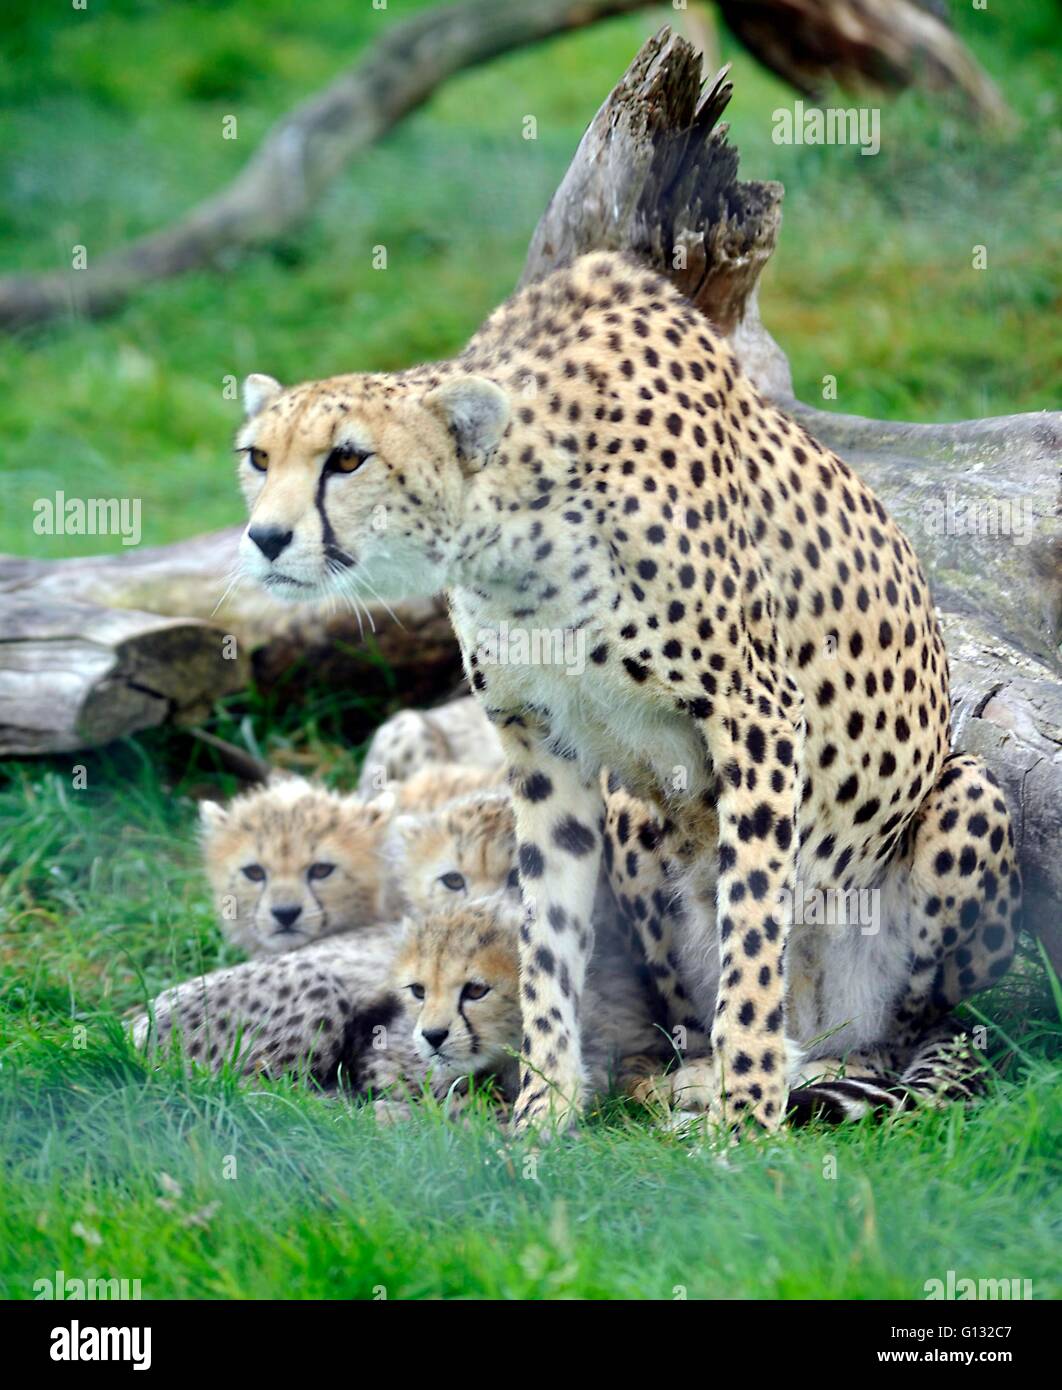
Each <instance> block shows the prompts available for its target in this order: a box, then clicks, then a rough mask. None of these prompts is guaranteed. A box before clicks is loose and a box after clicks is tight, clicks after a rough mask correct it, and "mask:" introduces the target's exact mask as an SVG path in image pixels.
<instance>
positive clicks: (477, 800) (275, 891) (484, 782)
mask: <svg viewBox="0 0 1062 1390" xmlns="http://www.w3.org/2000/svg"><path fill="white" fill-rule="evenodd" d="M496 780H497V776H496V774H493V773H490V772H484V771H479V770H476V769H469V768H455V767H449V766H443V767H438V768H428V769H425V770H424V771H423V772H421V773H419V774H418V775H417V776H415V777H413V778H411V779H410V780H409V781H408V782H406V783H403V784H401V785H399V786H394V787H391V788H389V790H388V791H387V792H386V793H384V794H383V795H382V796H380V797H377V798H375V799H374V800H372V801H364V800H362V799H361V798H360V797H354V796H342V795H340V794H339V793H337V792H333V791H329V790H328V789H327V788H325V787H322V786H319V785H317V784H315V783H313V782H308V781H306V780H305V779H304V778H302V777H278V778H274V779H271V780H270V782H269V783H268V784H267V785H266V786H264V787H261V788H258V789H256V790H254V791H251V792H248V793H245V794H244V795H242V796H239V797H237V798H236V799H235V800H234V801H232V802H230V804H229V805H228V806H224V807H223V806H219V805H217V804H216V803H213V802H204V803H203V804H202V806H201V807H200V831H201V836H200V838H201V845H202V851H203V857H204V861H205V865H206V870H207V876H208V878H209V880H210V883H211V887H212V888H213V892H214V899H215V904H216V907H217V912H218V918H219V921H220V923H221V927H222V930H223V932H224V933H225V935H226V936H227V937H228V939H229V940H230V941H232V943H233V944H234V945H236V946H238V947H240V948H241V949H242V950H244V951H246V952H247V954H248V955H251V956H255V955H269V954H274V953H276V952H279V951H290V950H294V949H296V948H301V947H306V946H308V945H310V944H312V943H313V942H316V941H321V940H322V939H324V938H326V937H332V936H335V935H337V934H339V933H343V932H349V931H353V930H356V929H358V928H362V927H367V926H369V925H371V924H373V923H376V922H390V921H394V920H395V919H396V918H397V917H398V916H400V915H401V913H402V912H403V911H405V910H407V909H408V910H423V909H424V908H426V907H428V906H430V905H431V904H433V903H435V902H436V901H439V900H441V899H443V898H445V895H446V892H447V891H448V887H449V886H451V885H452V884H454V883H455V882H456V880H457V877H462V876H464V878H465V879H467V882H468V883H471V884H473V885H474V886H475V890H476V892H477V893H478V894H480V895H482V894H486V893H492V892H497V891H501V890H503V889H504V888H505V886H506V882H507V879H508V875H509V873H510V870H511V866H512V850H511V848H510V850H509V852H508V855H507V857H506V858H505V862H504V863H503V862H502V861H501V858H499V855H500V854H501V853H502V841H499V842H498V845H497V846H496V847H492V846H488V845H486V844H485V843H484V836H483V834H482V833H478V831H477V822H478V821H479V820H482V823H483V827H489V833H491V834H493V832H494V830H495V828H496V822H497V809H496V806H495V799H496V797H497V793H496V792H491V791H490V790H489V789H490V788H491V787H492V786H493V784H494V783H495V782H496ZM484 788H486V790H483V789H484ZM454 798H459V799H460V803H461V806H462V810H461V812H460V814H459V815H455V816H453V817H446V816H445V815H444V814H443V812H444V811H445V808H446V807H447V806H448V805H449V804H450V803H451V802H453V801H454ZM433 808H441V809H433ZM407 810H415V811H416V813H417V814H416V815H415V816H412V817H410V816H408V815H405V814H403V812H405V811H407ZM510 819H511V817H510ZM392 832H394V833H392ZM509 838H510V840H511V839H512V833H511V829H510V836H509ZM444 862H445V868H443V867H441V866H442V865H443V863H444ZM431 865H438V866H440V867H439V869H438V874H437V875H436V876H435V877H442V878H445V879H446V880H447V882H446V883H444V884H442V885H437V884H436V882H435V878H433V877H432V875H431V874H430V873H429V872H428V868H429V867H430V866H431ZM492 874H494V875H495V876H494V877H492V876H491V875H492Z"/></svg>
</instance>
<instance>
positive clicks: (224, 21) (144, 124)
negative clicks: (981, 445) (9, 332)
mask: <svg viewBox="0 0 1062 1390" xmlns="http://www.w3.org/2000/svg"><path fill="white" fill-rule="evenodd" d="M422 8H424V5H423V4H422V3H419V0H390V3H389V4H388V7H387V8H386V9H384V10H377V9H374V8H372V5H371V4H370V0H360V3H357V4H351V3H350V0H302V3H300V4H299V5H298V6H292V5H291V4H290V3H288V0H256V3H255V4H253V5H250V4H247V3H242V2H241V0H183V3H180V2H178V3H174V0H167V3H162V2H161V0H91V4H90V5H89V7H88V9H86V10H83V11H82V10H75V9H73V8H71V7H65V8H64V7H62V6H58V7H43V6H23V7H20V8H19V9H18V10H16V9H15V8H14V7H5V10H4V13H3V16H2V18H0V185H2V187H3V189H4V198H3V200H2V203H0V267H2V268H3V270H5V271H10V270H45V269H52V268H56V267H62V266H67V265H69V264H70V257H71V248H72V247H73V246H75V245H77V244H81V245H84V246H85V247H86V248H87V251H88V255H89V257H95V256H101V255H103V254H104V253H105V252H106V251H107V250H109V249H111V248H113V247H115V246H117V245H118V244H119V243H121V242H123V241H125V240H127V239H128V238H130V237H133V236H136V235H138V234H140V233H142V232H146V231H149V230H152V229H154V228H157V227H160V226H162V225H165V224H166V223H168V222H170V221H171V220H173V219H174V218H176V217H177V216H179V215H180V214H181V213H183V212H184V211H185V210H186V209H187V208H188V207H190V206H191V205H192V204H193V203H195V202H196V201H198V200H199V199H201V198H203V197H205V196H206V195H207V194H209V193H211V192H213V191H214V190H216V189H218V188H219V187H221V186H222V185H224V184H225V183H226V182H227V181H228V180H229V179H230V178H232V177H233V176H234V174H235V173H236V172H237V170H238V169H239V167H240V166H241V165H242V164H243V163H244V161H245V160H246V159H247V158H248V157H249V156H250V154H251V153H252V151H253V150H254V148H255V146H256V144H257V142H258V141H259V140H260V138H261V137H262V136H263V135H264V133H265V132H266V130H267V129H268V128H269V126H270V125H271V124H272V122H273V121H274V120H276V119H277V117H278V116H280V115H281V114H282V113H283V112H284V111H285V110H287V109H288V108H290V107H291V106H293V105H294V104H296V103H297V102H298V101H300V100H301V99H303V98H304V97H305V96H307V95H309V94H311V93H312V92H313V91H314V90H316V89H318V88H320V87H321V86H323V85H325V84H326V83H327V82H328V81H329V80H330V79H331V78H332V77H333V76H334V75H335V74H336V73H337V72H338V71H340V70H341V69H342V68H343V67H345V66H347V65H348V64H349V63H351V62H352V61H355V60H356V59H357V58H358V56H359V54H360V53H361V52H362V51H363V50H364V49H365V47H366V46H367V45H368V44H369V43H370V42H371V41H372V40H373V38H374V37H375V36H377V35H378V34H379V33H381V32H382V30H383V28H384V26H387V25H391V24H394V23H396V22H398V21H400V20H401V19H402V18H403V17H405V16H407V15H409V14H411V13H413V12H415V11H416V10H418V9H422ZM951 8H952V12H953V20H954V22H955V23H956V25H957V28H958V30H959V32H960V33H961V35H962V37H963V38H964V40H965V41H966V42H967V43H968V45H969V46H970V48H971V50H972V51H973V52H974V53H975V55H976V56H977V57H978V59H979V60H980V61H981V62H982V64H983V65H984V66H985V68H986V69H987V70H988V72H989V73H990V75H991V76H992V77H993V78H994V80H995V81H996V82H997V83H998V84H999V86H1000V87H1001V89H1002V91H1003V94H1004V96H1005V98H1006V100H1007V101H1008V103H1009V104H1010V106H1011V107H1012V108H1013V110H1014V111H1015V112H1016V114H1017V116H1018V118H1019V124H1018V126H1017V128H1016V129H1015V130H1014V131H1013V132H1011V133H1009V134H1004V135H1001V134H998V133H994V132H986V131H985V130H983V129H981V128H979V127H977V126H976V125H975V124H973V123H971V121H970V120H969V117H968V116H967V114H966V113H965V112H964V111H963V109H962V108H961V107H960V105H959V104H958V101H957V100H956V99H954V98H949V97H947V96H941V95H940V94H934V95H931V96H927V95H925V94H922V93H919V92H915V91H911V92H907V93H904V94H902V95H900V96H898V97H895V98H886V99H880V101H881V108H882V111H881V136H882V146H881V152H880V154H878V155H877V156H876V157H874V158H867V157H864V156H862V155H861V154H860V153H859V151H858V149H857V148H853V147H829V146H827V147H810V146H779V145H775V144H774V143H773V142H772V138H771V134H772V128H773V121H772V113H773V112H774V111H775V110H776V109H777V108H779V107H782V106H786V105H791V104H792V102H793V101H794V99H795V96H794V93H793V92H792V91H791V90H790V89H788V88H787V87H785V86H784V85H783V84H782V83H780V82H779V81H777V80H776V79H775V78H773V77H772V76H771V75H770V74H769V73H767V72H766V71H765V70H764V69H762V68H761V67H759V66H757V65H756V63H755V62H754V61H753V60H752V59H751V58H750V57H749V56H748V54H747V53H746V52H745V51H744V50H743V49H742V48H740V47H739V46H738V45H737V44H736V43H735V42H734V41H733V40H732V39H731V37H730V36H729V35H728V34H727V32H726V30H725V28H723V27H722V25H719V26H718V38H719V45H720V49H721V56H722V58H723V59H724V60H732V61H733V64H734V72H733V77H734V85H735V95H734V99H733V101H732V103H731V107H730V111H729V116H730V122H731V131H732V139H733V141H734V142H735V143H736V145H737V146H738V148H739V150H740V152H741V157H742V172H743V174H744V176H745V177H749V178H777V179H780V180H782V182H783V183H784V184H785V187H786V200H785V222H784V227H783V232H782V237H781V245H780V248H779V250H778V252H777V253H776V256H775V258H774V261H773V262H772V264H771V266H770V267H769V268H768V271H767V274H766V276H765V278H764V281H763V286H762V295H761V302H762V310H763V315H764V318H765V321H766V323H767V325H768V327H769V328H770V329H771V330H772V332H773V333H774V334H775V336H776V337H777V338H778V339H779V341H780V342H781V344H782V345H783V347H784V348H785V349H786V351H787V352H788V354H789V356H790V360H791V362H792V365H793V371H794V378H795V384H796V388H797V393H798V395H800V396H801V397H803V398H804V399H806V400H809V401H812V402H815V403H822V381H823V377H824V376H826V375H831V376H835V377H836V378H837V390H838V395H837V400H836V401H835V402H834V401H827V402H826V403H825V404H826V406H827V408H830V409H837V410H842V411H845V412H855V413H860V414H867V415H874V416H880V417H886V418H905V419H913V420H926V421H930V420H951V419H959V418H963V417H968V416H977V415H990V414H1002V413H1008V412H1011V411H1019V410H1037V409H1043V408H1046V407H1051V406H1057V404H1058V401H1057V398H1056V397H1055V395H1054V392H1053V388H1054V387H1055V386H1056V385H1057V379H1058V368H1059V365H1060V363H1059V357H1060V354H1059V330H1058V322H1059V319H1058V309H1059V256H1058V247H1059V243H1060V239H1062V212H1060V209H1062V199H1060V188H1059V170H1060V168H1062V158H1060V156H1062V130H1060V126H1059V120H1058V115H1059V102H1060V98H1059V89H1058V80H1057V79H1058V63H1059V53H1060V48H1062V45H1060V38H1062V20H1060V10H1059V6H1058V4H1057V2H1056V0H1009V3H1008V4H1006V5H1003V4H998V5H997V4H992V5H990V7H989V9H988V10H974V9H973V7H972V6H971V5H967V4H958V3H955V4H953V5H952V7H951ZM665 22H672V23H678V24H681V22H682V16H681V14H680V13H676V11H675V10H674V9H672V8H670V7H661V8H660V9H649V10H646V11H645V12H643V13H640V14H637V15H634V16H633V17H630V18H624V19H620V20H615V21H609V22H605V23H601V24H597V25H594V26H592V27H591V28H589V29H586V30H583V31H581V32H578V33H575V34H573V35H571V36H567V37H564V38H562V39H558V40H555V41H552V42H549V43H545V44H542V45H541V46H538V47H536V48H532V49H527V50H524V51H522V52H519V53H517V54H514V55H512V56H509V57H507V58H503V59H501V60H499V61H497V62H494V63H492V64H490V65H489V66H486V67H484V68H482V69H479V70H476V71H473V72H471V73H468V74H466V75H464V76H461V77H459V78H457V79H455V80H454V81H452V82H450V83H449V84H447V85H446V86H445V87H444V88H442V89H441V90H440V91H439V92H438V93H437V94H436V96H435V97H434V98H433V100H431V101H430V102H429V104H428V105H427V106H426V107H424V108H423V109H422V110H420V111H418V112H417V113H415V114H414V115H413V116H412V117H410V118H409V119H408V120H406V121H405V122H404V123H402V124H401V125H400V126H399V127H398V128H397V129H396V130H395V131H393V132H392V133H391V134H390V135H388V136H387V137H386V138H385V139H384V140H383V141H382V142H381V143H380V144H379V145H378V146H377V147H376V148H374V149H373V150H371V151H370V152H369V154H368V155H367V156H365V157H363V158H360V159H358V160H357V161H356V162H354V163H353V164H352V165H351V166H350V167H349V168H348V170H347V171H346V173H345V174H344V176H343V177H342V178H340V179H339V180H338V181H337V182H336V183H335V184H334V186H333V187H332V188H331V189H330V191H329V193H328V195H327V196H326V198H325V199H324V201H323V202H322V204H321V205H320V206H319V207H318V209H317V211H316V213H315V215H314V216H313V217H312V218H311V219H310V221H309V222H308V223H307V224H306V225H305V226H304V227H303V228H302V229H301V230H300V231H299V233H298V234H297V235H293V236H291V237H288V238H286V239H284V240H282V241H280V242H278V243H276V244H274V245H272V246H270V247H269V248H268V249H267V250H266V251H264V252H261V253H258V254H255V255H252V256H249V257H246V258H243V259H241V260H239V261H238V262H235V263H234V264H233V265H231V266H230V267H226V268H225V270H224V272H223V273H221V274H212V273H206V272H202V273H195V274H190V275H186V276H184V277H182V278H179V279H176V280H171V281H168V282H165V283H162V284H159V285H157V286H155V287H153V288H152V289H150V290H148V291H146V292H144V293H141V294H139V295H138V296H136V297H135V299H134V300H133V301H132V303H131V304H130V305H129V306H127V307H126V308H125V309H124V310H123V311H122V312H120V313H119V314H117V315H115V316H114V317H113V318H110V319H107V320H103V321H101V322H96V323H91V322H71V321H68V322H65V323H58V324H53V325H51V326H49V327H47V328H46V329H40V330H33V331H26V332H24V333H23V334H21V335H18V336H16V337H5V338H3V339H0V439H2V440H3V459H4V464H5V472H6V478H5V498H6V503H7V505H6V506H5V507H4V509H3V513H2V517H0V550H6V551H12V552H16V553H22V554H27V553H28V554H34V555H40V556H42V557H43V556H58V555H66V554H71V553H81V554H88V553H92V552H94V551H97V550H100V549H104V548H108V547H109V548H117V547H118V546H119V545H120V541H119V540H118V538H104V539H100V538H96V537H85V538H80V539H78V538H71V537H63V536H56V537H40V536H36V535H34V534H33V532H32V529H31V520H32V503H33V500H34V499H35V498H37V497H41V496H50V495H51V494H52V493H53V492H54V491H55V489H57V488H63V489H65V490H67V491H68V492H71V493H76V494H77V495H83V494H84V493H85V491H86V487H87V486H88V481H87V480H91V493H92V495H96V496H117V495H125V496H128V495H135V496H139V497H141V499H142V501H143V524H144V537H143V538H144V541H145V542H146V543H148V544H153V543H160V542H164V541H168V540H173V539H177V538H179V537H181V536H185V535H190V534H193V533H195V532H198V531H202V530H205V529H208V528H211V527H214V526H220V525H224V524H226V523H228V522H233V521H236V520H238V519H239V518H240V514H241V504H240V502H239V499H238V497H237V494H236V489H235V487H234V485H233V476H232V466H231V456H230V454H229V451H228V450H229V437H230V434H231V432H232V430H233V428H234V426H235V424H236V423H237V419H238V408H237V406H236V404H235V403H234V402H232V401H231V400H226V399H225V398H224V395H223V388H222V382H223V378H225V377H226V376H228V375H230V374H234V375H237V376H242V375H243V374H244V373H246V372H248V371H254V370H259V371H269V372H272V373H274V374H276V375H278V376H279V377H281V378H282V379H283V380H286V381H291V380H296V379H302V378H306V377H312V376H318V375H328V374H332V373H335V372H338V371H349V370H360V369H368V368H385V369H386V368H391V367H400V366H403V365H405V364H407V363H409V362H412V361H415V360H418V359H423V358H427V357H438V356H444V355H447V354H449V353H450V352H452V351H453V350H454V349H455V348H457V347H458V346H459V345H460V344H461V343H462V341H463V340H464V339H465V338H466V337H467V335H468V334H469V333H470V332H471V331H472V330H473V329H474V328H475V326H476V325H477V324H478V323H479V321H480V320H481V319H482V318H483V317H484V316H485V314H486V313H487V312H488V311H489V309H490V308H491V307H492V306H493V305H494V304H495V303H496V302H497V301H498V300H500V299H501V298H503V297H504V296H505V295H506V294H507V293H508V292H509V291H510V290H511V288H512V287H513V284H514V282H515V279H516V277H517V275H518V273H519V269H520V266H521V264H522V261H523V257H524V253H525V250H526V247H527V242H528V239H529V236H530V233H531V231H532V229H533V227H534V225H535V222H536V220H537V218H538V216H539V214H540V213H541V211H542V209H543V207H544V206H545V204H546V201H547V200H548V198H549V196H550V194H551V193H552V191H553V189H554V187H555V186H556V184H557V181H558V180H559V178H560V177H561V175H562V174H563V172H564V169H565V167H566V165H567V162H568V160H569V158H570V156H571V154H572V151H573V150H574V147H575V145H576V143H577V141H578V139H579V137H580V135H581V133H582V131H583V129H584V127H585V125H586V123H587V121H588V120H589V118H590V117H591V116H592V114H593V112H594V111H595V110H596V108H597V106H598V105H599V104H600V102H601V101H602V100H603V99H604V97H605V95H606V94H607V92H608V91H609V89H610V88H611V86H612V85H613V83H614V82H615V81H616V80H617V78H618V77H619V76H620V74H621V73H622V72H623V70H624V68H625V67H626V65H627V63H628V62H629V61H630V59H631V57H632V55H633V54H634V52H635V51H636V49H637V47H638V46H639V44H640V43H641V41H642V40H643V39H644V37H645V36H646V35H647V34H648V33H650V32H652V31H653V30H654V29H655V28H657V27H658V26H659V25H660V24H662V23H665ZM830 100H831V102H833V103H840V104H844V105H852V104H854V103H853V100H852V99H851V98H850V97H849V96H846V95H844V94H833V95H832V96H831V98H830ZM873 100H874V101H875V102H877V101H879V99H878V98H873ZM230 115H234V116H236V118H237V122H238V139H236V140H224V139H222V121H223V118H224V117H226V116H230ZM528 115H533V116H535V117H536V120H537V139H535V140H525V139H524V138H523V122H524V118H525V117H526V116H528ZM377 245H383V246H385V247H386V248H387V253H388V266H387V269H386V270H374V269H373V268H372V248H373V247H374V246H377ZM976 245H983V246H985V247H987V250H988V268H987V270H984V271H978V270H975V269H974V268H973V264H972V262H973V248H974V247H975V246H976Z"/></svg>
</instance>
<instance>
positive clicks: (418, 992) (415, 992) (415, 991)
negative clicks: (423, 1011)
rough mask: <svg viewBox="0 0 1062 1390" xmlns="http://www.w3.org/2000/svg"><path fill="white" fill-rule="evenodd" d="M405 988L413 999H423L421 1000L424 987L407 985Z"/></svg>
mask: <svg viewBox="0 0 1062 1390" xmlns="http://www.w3.org/2000/svg"><path fill="white" fill-rule="evenodd" d="M406 988H407V989H408V990H409V992H410V994H412V996H413V998H414V999H423V998H424V986H423V985H407V986H406Z"/></svg>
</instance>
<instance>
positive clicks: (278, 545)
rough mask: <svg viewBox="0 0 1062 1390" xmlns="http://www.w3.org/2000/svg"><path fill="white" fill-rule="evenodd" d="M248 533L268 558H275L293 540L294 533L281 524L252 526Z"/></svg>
mask: <svg viewBox="0 0 1062 1390" xmlns="http://www.w3.org/2000/svg"><path fill="white" fill-rule="evenodd" d="M247 534H248V535H249V536H250V538H251V540H253V541H254V543H255V545H256V546H257V547H258V549H259V550H260V551H261V552H262V554H263V555H264V556H265V557H266V559H267V560H275V559H276V558H277V556H278V555H279V554H280V552H281V551H282V550H283V549H284V547H285V546H286V545H287V544H288V543H289V542H290V541H291V534H292V533H291V532H290V531H282V530H281V529H280V527H279V526H252V527H251V528H250V530H249V531H248V532H247Z"/></svg>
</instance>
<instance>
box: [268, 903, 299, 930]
mask: <svg viewBox="0 0 1062 1390" xmlns="http://www.w3.org/2000/svg"><path fill="white" fill-rule="evenodd" d="M301 911H302V908H301V907H275V908H274V909H273V916H274V917H275V918H276V919H277V921H278V922H279V923H280V925H281V926H282V927H283V928H284V930H285V931H287V930H288V928H289V927H290V926H291V925H292V923H293V922H294V921H295V920H296V918H297V917H298V916H299V913H300V912H301Z"/></svg>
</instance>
